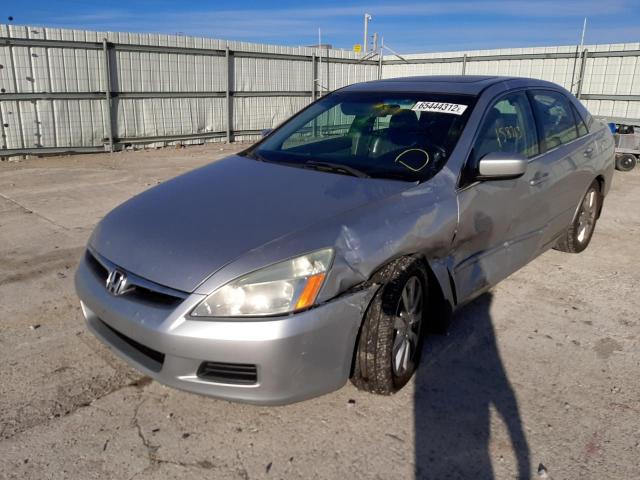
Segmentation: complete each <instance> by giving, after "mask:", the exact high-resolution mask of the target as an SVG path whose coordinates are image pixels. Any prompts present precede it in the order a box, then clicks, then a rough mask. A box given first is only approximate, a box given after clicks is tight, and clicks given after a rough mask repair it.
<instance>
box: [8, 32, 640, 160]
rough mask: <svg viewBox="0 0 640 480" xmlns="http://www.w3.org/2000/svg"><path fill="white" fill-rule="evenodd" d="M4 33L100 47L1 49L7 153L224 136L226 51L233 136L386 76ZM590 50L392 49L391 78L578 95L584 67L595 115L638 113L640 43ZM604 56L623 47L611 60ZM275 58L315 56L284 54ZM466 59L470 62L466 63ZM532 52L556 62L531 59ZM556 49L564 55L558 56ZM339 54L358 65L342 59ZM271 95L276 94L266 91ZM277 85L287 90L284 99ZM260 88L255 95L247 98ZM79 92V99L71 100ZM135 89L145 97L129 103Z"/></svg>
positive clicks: (103, 35) (367, 67)
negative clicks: (508, 80) (316, 97)
mask: <svg viewBox="0 0 640 480" xmlns="http://www.w3.org/2000/svg"><path fill="white" fill-rule="evenodd" d="M0 36H1V37H9V38H16V39H43V40H52V41H60V40H63V41H71V42H92V43H91V45H88V48H82V47H83V46H84V47H86V46H87V45H78V48H75V47H73V46H69V45H64V46H60V45H57V46H48V45H37V46H35V45H28V46H22V45H14V46H11V47H9V46H6V45H0V65H2V67H1V68H0V133H1V135H2V140H1V142H0V147H2V148H8V149H14V148H15V149H24V148H39V147H65V148H66V147H91V146H97V147H101V146H104V145H108V132H109V128H111V130H112V133H113V137H115V139H116V140H118V139H122V140H123V141H124V142H125V143H128V142H131V143H135V140H136V139H141V138H142V139H143V141H142V142H140V143H144V142H147V143H148V142H150V141H151V139H150V137H165V138H161V139H158V142H157V144H164V143H165V142H168V141H172V140H176V138H175V137H178V136H185V135H189V136H192V137H191V138H190V139H188V140H185V143H190V142H202V141H218V140H219V137H221V136H223V135H226V131H227V125H226V119H227V107H226V104H227V103H226V102H227V100H226V98H225V90H226V87H227V78H228V73H227V59H226V58H225V56H224V55H223V54H224V49H225V48H228V49H230V50H231V52H232V55H231V63H230V68H231V77H232V78H231V82H230V90H231V94H232V95H233V92H239V93H240V94H243V95H244V96H236V97H233V96H232V98H231V100H230V102H231V106H232V114H233V118H232V122H231V123H232V125H231V129H232V130H234V131H236V132H240V131H247V130H250V131H259V130H261V129H263V128H272V127H274V126H276V125H277V124H279V123H280V122H281V121H282V120H284V119H286V118H287V117H288V116H290V115H292V114H293V113H295V112H297V111H298V110H300V109H301V108H303V107H304V106H306V105H308V103H309V102H310V95H309V96H307V95H306V92H310V91H311V90H312V88H313V83H314V80H315V83H316V89H317V91H318V93H319V94H324V93H325V92H326V91H327V90H334V89H337V88H340V87H343V86H345V85H349V84H351V83H355V82H361V81H367V80H373V79H376V78H377V77H378V74H379V68H378V65H376V64H371V63H369V64H367V63H358V62H355V60H357V59H358V55H356V54H355V53H353V52H349V51H344V50H336V49H331V50H325V49H317V48H310V47H284V46H278V45H262V44H254V43H247V42H237V41H230V42H227V41H224V40H216V39H209V38H199V37H198V38H196V37H184V36H177V35H161V34H137V33H126V32H95V31H83V30H70V29H58V28H42V27H31V26H16V25H0ZM103 39H106V40H107V41H108V42H112V45H111V47H110V50H109V52H108V53H107V57H108V59H109V68H110V70H111V79H110V82H107V80H106V65H107V61H106V60H107V58H106V57H105V52H104V51H103V49H102V41H103ZM113 44H116V46H115V49H114V48H113ZM127 45H132V47H131V49H130V50H127V49H126V46H127ZM145 45H147V46H150V48H151V49H153V48H154V47H155V48H157V47H168V48H170V47H186V48H197V49H208V50H209V51H201V52H193V53H192V52H187V51H175V50H174V51H140V48H139V47H138V46H145ZM585 48H587V50H588V52H589V54H591V55H592V56H589V54H588V55H587V61H586V63H585V65H584V69H583V68H582V59H581V57H580V55H579V52H577V48H576V47H575V46H561V47H540V48H513V49H498V50H476V51H468V52H438V53H429V54H415V55H406V56H405V57H404V58H406V60H407V62H408V63H405V62H403V61H401V60H400V59H399V58H398V57H397V56H387V57H385V58H384V61H385V64H384V65H383V69H382V76H383V78H391V77H398V76H411V75H443V74H460V73H462V72H463V68H464V71H465V73H466V74H481V75H513V76H526V77H535V78H541V79H545V80H549V81H552V82H555V83H557V84H560V85H562V86H564V87H565V88H567V89H571V90H572V91H574V92H576V91H577V88H578V85H577V79H578V78H579V74H580V71H581V70H582V69H583V70H584V79H583V81H582V85H581V90H582V93H583V95H584V97H583V101H584V102H585V104H586V105H587V106H588V107H589V108H590V110H591V111H592V112H593V113H594V114H596V115H603V116H616V117H626V118H635V119H637V118H640V102H639V101H637V100H636V99H634V98H631V99H629V98H620V99H617V98H615V97H616V96H619V95H627V96H628V95H634V96H638V95H640V56H639V55H637V51H638V50H640V44H639V43H632V44H611V45H587V46H586V47H585ZM211 50H216V51H211ZM625 50H627V51H633V52H631V53H632V54H631V55H628V56H625V55H620V54H619V53H620V52H621V51H625ZM235 52H237V54H236V53H235ZM243 52H253V53H252V55H256V56H258V57H259V55H260V54H262V55H267V56H266V57H264V56H263V57H260V58H257V57H256V56H247V55H242V53H243ZM594 52H597V54H596V56H593V53H594ZM603 52H605V53H606V52H617V53H615V54H612V55H609V56H606V55H604V56H603ZM269 54H288V55H295V56H305V57H307V58H277V56H271V57H269V56H268V55H269ZM465 54H466V55H467V60H468V61H467V62H466V64H463V55H465ZM532 54H533V55H534V56H535V55H537V56H538V57H539V56H540V55H550V56H551V57H545V58H532V57H528V58H527V57H526V56H527V55H532ZM555 54H561V56H562V57H564V58H557V57H553V55H555ZM311 55H315V56H316V65H315V74H316V75H315V76H316V78H312V68H313V66H312V62H311ZM518 56H519V57H518ZM327 57H329V62H327ZM483 57H487V58H486V59H483ZM501 57H502V58H501ZM340 59H351V60H354V62H351V63H344V62H338V61H337V60H340ZM425 61H430V63H425ZM389 62H391V63H389ZM109 84H110V88H111V91H112V92H113V94H114V95H115V96H114V97H113V98H112V100H111V106H112V109H113V113H112V115H111V118H109V114H108V103H107V100H106V98H107V93H106V91H107V88H108V85H109ZM43 92H49V93H53V94H58V95H60V94H68V95H67V97H65V98H62V97H60V96H58V97H55V98H33V99H31V98H30V99H24V98H18V99H11V98H7V99H6V100H4V99H2V97H1V94H2V93H5V94H31V95H40V94H42V93H43ZM265 92H273V94H272V95H271V96H258V95H261V94H264V93H265ZM278 92H286V93H283V94H282V95H279V94H278ZM172 93H175V94H176V95H173V96H172V95H171V94H172ZM252 93H254V94H255V96H247V95H251V94H252ZM74 94H75V97H78V96H80V97H82V98H69V95H74ZM80 94H81V95H80ZM126 94H130V95H129V96H127V95H126ZM136 94H137V95H138V97H136V98H132V95H136ZM296 95H298V96H296ZM299 95H303V96H299ZM101 96H102V98H101ZM598 97H603V98H598ZM109 125H111V127H109ZM212 133H216V135H212ZM198 134H206V137H207V138H200V139H199V138H193V135H198ZM213 137H216V138H213ZM238 138H245V137H238ZM251 138H253V137H251Z"/></svg>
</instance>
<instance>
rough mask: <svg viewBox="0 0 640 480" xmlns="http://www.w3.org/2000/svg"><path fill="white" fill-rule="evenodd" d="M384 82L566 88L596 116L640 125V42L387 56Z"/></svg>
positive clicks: (384, 66) (384, 63)
mask: <svg viewBox="0 0 640 480" xmlns="http://www.w3.org/2000/svg"><path fill="white" fill-rule="evenodd" d="M382 74H383V77H385V78H388V77H400V76H409V75H442V74H463V75H464V74H466V75H509V76H519V77H533V78H539V79H542V80H548V81H550V82H554V83H557V84H559V85H562V86H563V87H565V88H566V89H567V90H570V91H571V92H572V93H574V94H575V95H576V96H578V97H579V98H580V100H581V101H582V102H583V103H584V104H585V105H586V106H587V108H588V109H589V110H590V111H591V112H592V113H593V114H594V115H597V116H601V117H603V118H607V119H611V120H617V121H620V122H629V123H638V124H640V43H626V44H606V45H585V46H584V47H583V48H582V49H579V48H577V47H576V46H564V47H535V48H506V49H498V50H476V51H470V52H441V53H429V54H416V55H406V56H403V59H399V58H394V59H391V58H388V57H385V61H384V62H383V70H382Z"/></svg>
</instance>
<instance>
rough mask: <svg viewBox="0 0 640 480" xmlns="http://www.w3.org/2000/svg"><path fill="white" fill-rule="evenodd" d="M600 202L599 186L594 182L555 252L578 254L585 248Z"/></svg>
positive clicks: (591, 234) (593, 228) (594, 226)
mask: <svg viewBox="0 0 640 480" xmlns="http://www.w3.org/2000/svg"><path fill="white" fill-rule="evenodd" d="M601 202H602V197H601V195H600V185H599V184H598V182H597V181H596V180H594V181H593V183H592V184H591V186H590V187H589V190H587V193H586V194H585V195H584V197H583V198H582V201H581V202H580V206H579V207H578V212H577V214H576V216H575V218H574V219H573V222H571V225H569V227H568V228H567V231H566V232H565V233H564V235H563V236H562V238H560V240H558V243H557V244H556V246H555V249H556V250H560V251H562V252H568V253H580V252H582V251H583V250H584V249H585V248H587V246H588V245H589V242H590V241H591V237H592V236H593V231H594V230H595V228H596V222H597V220H598V212H599V211H600V203H601Z"/></svg>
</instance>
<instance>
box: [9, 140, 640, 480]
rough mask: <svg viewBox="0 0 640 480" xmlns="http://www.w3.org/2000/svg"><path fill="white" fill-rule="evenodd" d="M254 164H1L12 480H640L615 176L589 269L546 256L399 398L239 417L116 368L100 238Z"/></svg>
mask: <svg viewBox="0 0 640 480" xmlns="http://www.w3.org/2000/svg"><path fill="white" fill-rule="evenodd" d="M242 147H243V146H242V145H238V144H236V145H223V144H209V145H205V146H193V147H188V148H184V149H173V148H165V149H162V150H147V151H137V152H131V151H129V152H120V153H116V154H111V155H109V154H98V155H79V156H71V157H51V158H40V159H37V158H36V159H29V160H24V161H20V162H1V163H0V479H21V480H22V479H38V480H40V479H83V480H84V479H92V478H95V479H103V478H105V479H106V478H118V479H139V480H140V479H171V478H176V479H178V478H179V479H192V478H193V479H201V478H202V479H205V478H206V479H211V478H215V479H255V478H304V479H308V478H323V479H324V478H328V479H331V478H380V479H385V478H391V477H393V478H400V479H411V478H416V477H418V478H430V479H440V478H445V477H448V478H483V479H484V478H492V477H493V478H497V479H509V478H515V476H516V474H517V471H518V468H517V462H518V459H520V461H522V459H525V460H524V461H525V462H528V468H529V471H530V475H529V477H526V478H552V479H556V480H557V479H586V478H607V479H609V478H610V479H630V478H640V466H639V464H638V461H637V458H638V457H639V456H640V421H639V420H638V419H639V418H640V384H639V382H638V381H637V379H638V367H640V348H639V347H640V313H639V312H640V297H639V296H638V287H639V286H640V269H639V267H640V253H639V252H638V246H637V239H638V238H640V209H639V208H638V207H637V206H638V205H640V171H638V170H636V171H633V172H630V173H626V174H621V173H616V174H615V178H614V186H613V190H612V192H611V193H610V195H609V197H608V198H607V200H606V203H605V210H604V213H603V218H602V219H601V221H600V222H599V224H598V227H597V230H596V233H595V236H594V239H593V243H592V245H591V246H590V247H589V249H587V251H586V252H585V253H584V254H581V255H566V254H561V253H559V252H554V251H552V252H548V253H545V254H544V255H543V256H542V257H540V258H539V259H537V260H536V261H534V262H533V263H531V264H530V265H528V266H527V267H525V268H524V269H523V270H521V271H519V272H517V273H516V274H514V275H513V276H512V277H510V278H509V279H507V280H506V281H505V282H503V283H501V284H500V285H499V286H498V287H496V288H495V289H493V291H492V296H491V297H489V299H487V297H485V298H484V299H480V300H479V301H477V302H474V303H473V304H471V305H470V306H469V307H466V308H464V309H463V310H462V311H461V312H459V314H457V315H456V318H455V320H454V324H453V325H452V327H451V330H450V332H449V334H448V335H447V336H440V337H434V338H432V339H429V341H428V342H427V344H426V347H425V352H424V364H423V368H422V369H421V370H420V372H419V373H418V375H417V377H416V378H415V379H414V381H412V382H411V383H410V384H409V385H408V386H407V388H405V389H404V390H402V391H401V392H399V393H398V394H397V395H394V396H392V397H378V396H373V395H369V394H365V393H362V392H359V391H357V390H356V389H354V388H353V387H352V386H351V385H346V386H345V387H344V388H342V389H340V390H338V391H337V392H334V393H331V394H329V395H325V396H323V397H319V398H316V399H312V400H309V401H306V402H302V403H298V404H294V405H289V406H285V407H256V406H250V405H242V404H233V403H229V402H225V401H220V400H215V399H210V398H205V397H201V396H197V395H193V394H189V393H185V392H180V391H177V390H172V389H169V388H166V387H164V386H162V385H160V384H158V383H157V382H152V381H150V379H148V378H146V377H143V376H141V375H140V374H138V373H137V372H135V371H133V370H131V369H130V368H128V367H127V366H126V365H125V364H124V363H123V362H122V361H120V360H119V359H118V358H116V357H115V356H114V355H112V354H111V353H110V352H109V351H108V350H107V349H106V348H105V347H103V346H102V345H101V344H100V343H99V342H98V341H97V340H96V339H95V338H93V336H92V335H91V334H90V333H89V332H88V331H87V330H86V329H85V327H84V324H83V319H82V313H81V311H80V307H79V303H78V299H77V298H76V296H75V293H74V291H73V274H74V269H75V267H76V265H77V261H78V259H79V257H80V255H81V254H82V252H83V248H84V245H85V243H86V241H87V238H88V236H89V234H90V232H91V230H92V228H93V226H94V225H95V223H96V222H97V221H98V220H99V219H100V218H101V217H102V216H103V215H104V214H105V213H106V212H108V211H109V210H110V209H112V208H113V207H114V206H116V205H117V204H119V203H120V202H122V201H124V200H126V199H127V198H129V197H131V196H133V195H134V194H136V193H138V192H140V191H142V190H144V189H146V188H149V187H150V186H152V185H155V184H157V183H158V182H161V181H163V180H165V179H167V178H170V177H173V176H175V175H178V174H179V173H181V172H184V171H186V170H190V169H193V168H195V167H197V166H200V165H203V164H204V163H207V162H209V161H212V160H214V159H216V158H221V157H222V156H224V155H226V154H228V153H230V152H233V151H237V150H238V149H240V148H242ZM497 372H500V373H501V374H502V375H504V378H505V379H506V380H505V381H504V382H502V383H499V382H497V381H496V380H495V378H497ZM505 392H506V393H509V394H512V396H513V402H514V403H513V404H509V403H508V402H504V401H503V400H504V398H506V397H504V395H505ZM507 397H508V398H511V397H509V396H508V395H507ZM514 426H515V427H516V428H514ZM519 429H520V430H519ZM514 431H522V432H523V433H522V434H523V438H522V439H519V440H514V439H513V438H512V435H513V432H514ZM470 472H475V474H474V475H473V476H472V475H471V474H470ZM538 472H540V473H538ZM544 475H546V477H545V476H544Z"/></svg>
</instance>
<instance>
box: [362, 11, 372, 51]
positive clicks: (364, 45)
mask: <svg viewBox="0 0 640 480" xmlns="http://www.w3.org/2000/svg"><path fill="white" fill-rule="evenodd" d="M371 19H372V17H371V15H369V14H368V13H365V14H364V42H363V43H362V48H363V50H364V52H363V53H367V52H368V51H369V20H371Z"/></svg>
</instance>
